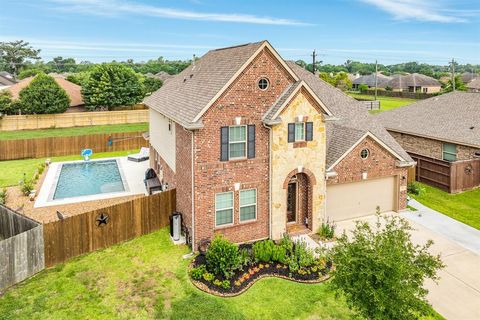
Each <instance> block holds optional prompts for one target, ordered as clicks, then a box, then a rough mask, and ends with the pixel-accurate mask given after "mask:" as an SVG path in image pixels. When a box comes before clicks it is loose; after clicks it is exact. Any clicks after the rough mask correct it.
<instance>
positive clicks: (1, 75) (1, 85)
mask: <svg viewBox="0 0 480 320" xmlns="http://www.w3.org/2000/svg"><path fill="white" fill-rule="evenodd" d="M15 83H17V82H16V81H15V79H14V78H13V76H12V75H11V74H10V73H8V72H6V71H0V90H3V89H6V88H8V87H10V86H13V85H14V84H15Z"/></svg>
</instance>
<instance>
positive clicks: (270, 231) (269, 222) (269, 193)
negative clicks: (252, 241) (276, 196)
mask: <svg viewBox="0 0 480 320" xmlns="http://www.w3.org/2000/svg"><path fill="white" fill-rule="evenodd" d="M262 124H263V127H265V128H267V129H268V131H269V146H268V165H269V170H268V237H269V238H270V239H272V170H273V168H272V140H273V138H272V135H273V133H272V128H271V127H269V126H267V125H265V123H264V122H262Z"/></svg>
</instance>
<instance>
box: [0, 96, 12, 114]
mask: <svg viewBox="0 0 480 320" xmlns="http://www.w3.org/2000/svg"><path fill="white" fill-rule="evenodd" d="M0 114H15V110H14V109H13V108H12V95H11V93H10V91H6V90H1V91H0Z"/></svg>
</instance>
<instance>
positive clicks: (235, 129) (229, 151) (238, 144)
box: [220, 124, 255, 161]
mask: <svg viewBox="0 0 480 320" xmlns="http://www.w3.org/2000/svg"><path fill="white" fill-rule="evenodd" d="M247 158H248V159H253V158H255V125H254V124H249V125H238V126H229V127H221V128H220V161H228V160H235V159H247Z"/></svg>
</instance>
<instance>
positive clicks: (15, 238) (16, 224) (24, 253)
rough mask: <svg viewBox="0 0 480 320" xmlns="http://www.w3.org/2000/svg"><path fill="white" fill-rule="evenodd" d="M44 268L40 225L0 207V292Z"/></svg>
mask: <svg viewBox="0 0 480 320" xmlns="http://www.w3.org/2000/svg"><path fill="white" fill-rule="evenodd" d="M44 268H45V263H44V251H43V227H42V225H41V224H40V223H39V222H36V221H34V220H31V219H30V218H27V217H25V216H23V215H21V214H19V213H17V212H14V211H13V210H10V209H9V208H7V207H4V206H2V205H0V291H2V290H4V289H6V288H8V287H10V286H12V285H14V284H16V283H19V282H20V281H23V280H25V279H26V278H28V277H30V276H32V275H33V274H35V273H37V272H39V271H41V270H43V269H44Z"/></svg>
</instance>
